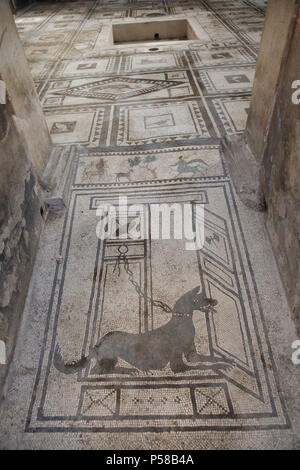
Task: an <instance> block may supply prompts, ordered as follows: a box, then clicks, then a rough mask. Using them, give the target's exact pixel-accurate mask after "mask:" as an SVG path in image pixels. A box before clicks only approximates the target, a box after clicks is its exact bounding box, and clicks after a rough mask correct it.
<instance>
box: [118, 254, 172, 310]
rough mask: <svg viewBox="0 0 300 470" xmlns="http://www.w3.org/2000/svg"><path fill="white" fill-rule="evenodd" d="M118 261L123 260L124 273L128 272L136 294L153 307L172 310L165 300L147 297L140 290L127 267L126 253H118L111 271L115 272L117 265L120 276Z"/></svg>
mask: <svg viewBox="0 0 300 470" xmlns="http://www.w3.org/2000/svg"><path fill="white" fill-rule="evenodd" d="M120 261H123V262H124V269H125V271H126V273H127V274H128V279H129V281H130V282H131V284H132V285H133V287H134V288H135V291H136V292H137V294H138V295H139V296H140V297H143V298H144V299H145V300H147V301H148V302H150V303H151V305H153V306H154V307H158V308H161V309H162V310H164V312H167V313H170V312H172V311H173V309H172V308H171V307H170V306H169V305H168V304H166V303H165V302H162V301H161V300H153V299H152V298H151V297H149V296H148V295H146V294H145V293H144V292H142V290H141V288H140V286H139V284H138V283H137V282H136V281H135V280H134V275H133V272H132V271H131V269H130V267H129V263H128V258H127V257H126V253H120V255H119V256H118V259H117V260H116V264H115V267H114V271H113V272H115V270H116V268H117V267H118V270H119V276H120Z"/></svg>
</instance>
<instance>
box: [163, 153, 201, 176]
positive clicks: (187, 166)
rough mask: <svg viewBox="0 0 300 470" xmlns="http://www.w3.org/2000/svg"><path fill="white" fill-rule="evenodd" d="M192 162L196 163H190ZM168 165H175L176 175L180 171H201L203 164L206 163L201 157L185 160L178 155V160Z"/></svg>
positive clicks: (193, 172) (179, 173)
mask: <svg viewBox="0 0 300 470" xmlns="http://www.w3.org/2000/svg"><path fill="white" fill-rule="evenodd" d="M192 163H197V165H192ZM170 166H171V167H173V166H176V167H177V171H178V175H181V174H182V173H192V174H193V175H194V174H195V173H199V172H201V171H202V170H203V166H207V163H205V162H204V161H203V160H202V159H201V158H195V159H193V160H190V161H188V162H187V161H186V160H184V159H183V157H182V156H180V157H179V159H178V161H177V162H176V163H174V165H170Z"/></svg>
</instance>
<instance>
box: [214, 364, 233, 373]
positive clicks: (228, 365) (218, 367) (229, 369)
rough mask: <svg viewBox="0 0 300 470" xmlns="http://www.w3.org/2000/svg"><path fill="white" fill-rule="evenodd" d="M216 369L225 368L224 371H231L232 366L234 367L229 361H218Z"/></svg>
mask: <svg viewBox="0 0 300 470" xmlns="http://www.w3.org/2000/svg"><path fill="white" fill-rule="evenodd" d="M216 366H217V367H216V369H219V370H225V371H226V372H229V371H231V370H232V369H233V368H234V364H233V363H232V364H230V363H227V362H220V363H219V364H216Z"/></svg>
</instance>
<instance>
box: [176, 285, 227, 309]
mask: <svg viewBox="0 0 300 470" xmlns="http://www.w3.org/2000/svg"><path fill="white" fill-rule="evenodd" d="M199 291H200V286H197V287H195V288H194V289H192V290H191V291H189V292H187V293H186V294H184V295H183V296H182V297H181V298H180V299H179V300H178V301H177V302H176V304H175V306H174V310H175V311H178V312H193V311H194V310H199V311H201V312H204V313H208V312H213V313H216V312H217V310H216V309H215V308H214V306H215V305H217V303H218V301H217V300H216V299H212V298H210V297H206V296H205V294H204V293H202V292H200V293H199Z"/></svg>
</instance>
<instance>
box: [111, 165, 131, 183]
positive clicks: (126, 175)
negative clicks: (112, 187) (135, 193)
mask: <svg viewBox="0 0 300 470" xmlns="http://www.w3.org/2000/svg"><path fill="white" fill-rule="evenodd" d="M131 173H133V169H132V168H130V169H129V170H128V171H120V172H119V173H116V175H115V179H116V181H118V183H119V182H121V180H122V179H125V180H127V181H130V174H131Z"/></svg>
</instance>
